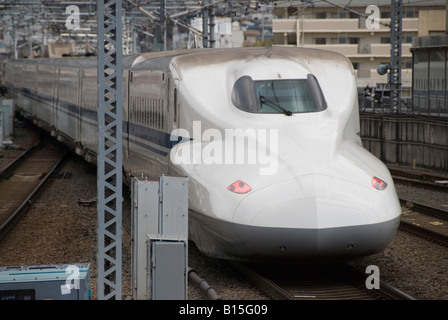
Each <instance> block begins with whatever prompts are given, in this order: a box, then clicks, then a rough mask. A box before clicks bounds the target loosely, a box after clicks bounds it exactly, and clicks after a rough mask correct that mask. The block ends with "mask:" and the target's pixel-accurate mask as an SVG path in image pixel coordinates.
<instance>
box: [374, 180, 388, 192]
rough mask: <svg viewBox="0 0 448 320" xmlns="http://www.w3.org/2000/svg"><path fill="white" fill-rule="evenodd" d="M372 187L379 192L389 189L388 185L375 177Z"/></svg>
mask: <svg viewBox="0 0 448 320" xmlns="http://www.w3.org/2000/svg"><path fill="white" fill-rule="evenodd" d="M372 187H374V188H375V189H377V190H380V191H382V190H384V189H386V187H387V183H386V182H384V181H383V180H381V179H380V178H377V177H373V179H372Z"/></svg>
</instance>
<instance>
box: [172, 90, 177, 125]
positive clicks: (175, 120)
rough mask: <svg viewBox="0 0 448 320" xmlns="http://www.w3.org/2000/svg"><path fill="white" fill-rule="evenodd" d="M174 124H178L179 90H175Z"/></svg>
mask: <svg viewBox="0 0 448 320" xmlns="http://www.w3.org/2000/svg"><path fill="white" fill-rule="evenodd" d="M173 103H174V112H173V113H174V119H173V120H174V123H176V122H177V89H174V101H173Z"/></svg>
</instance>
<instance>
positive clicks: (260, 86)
mask: <svg viewBox="0 0 448 320" xmlns="http://www.w3.org/2000/svg"><path fill="white" fill-rule="evenodd" d="M232 102H233V104H234V105H235V106H236V107H237V108H239V109H241V110H244V111H247V112H252V113H284V114H286V115H292V114H293V113H304V112H317V111H322V110H325V109H326V107H327V106H326V102H325V99H324V96H323V94H322V91H321V89H320V86H319V83H318V82H317V79H316V77H315V76H314V75H312V74H308V76H307V79H275V80H252V78H251V77H249V76H243V77H241V78H239V79H238V80H237V81H236V82H235V85H234V87H233V92H232Z"/></svg>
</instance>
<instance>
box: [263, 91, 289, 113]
mask: <svg viewBox="0 0 448 320" xmlns="http://www.w3.org/2000/svg"><path fill="white" fill-rule="evenodd" d="M260 102H261V103H266V102H267V103H269V104H271V105H273V106H274V107H276V108H278V109H280V110H282V111H283V113H284V114H286V115H287V116H292V112H291V111H289V110H288V109H285V108H284V107H282V106H281V105H279V104H278V103H276V102H274V101H272V100H271V99H269V98H266V97H265V96H260Z"/></svg>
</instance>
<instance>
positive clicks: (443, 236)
mask: <svg viewBox="0 0 448 320" xmlns="http://www.w3.org/2000/svg"><path fill="white" fill-rule="evenodd" d="M400 202H401V204H402V205H404V206H406V207H407V208H408V209H411V210H412V211H415V212H418V213H422V214H423V215H425V216H429V217H433V218H437V219H441V220H443V221H444V222H443V223H440V222H437V221H435V222H433V223H432V224H433V225H437V224H439V225H444V223H446V222H448V211H446V210H443V209H440V208H436V207H433V206H429V205H426V204H423V203H420V202H416V201H411V200H408V199H403V198H400ZM412 217H413V218H411V219H412V221H413V222H409V221H406V219H408V218H407V217H406V216H405V217H402V219H401V222H400V227H399V228H400V230H403V231H406V232H408V233H411V234H414V235H416V236H419V237H422V238H424V239H427V240H429V241H432V242H435V243H438V244H440V245H443V246H447V247H448V229H446V228H445V229H444V231H445V232H439V231H435V230H434V227H432V228H431V229H430V228H429V227H430V226H431V225H430V224H429V223H431V222H428V220H427V219H425V218H420V219H418V218H419V217H418V216H417V215H413V216H412ZM416 218H417V219H416Z"/></svg>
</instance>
